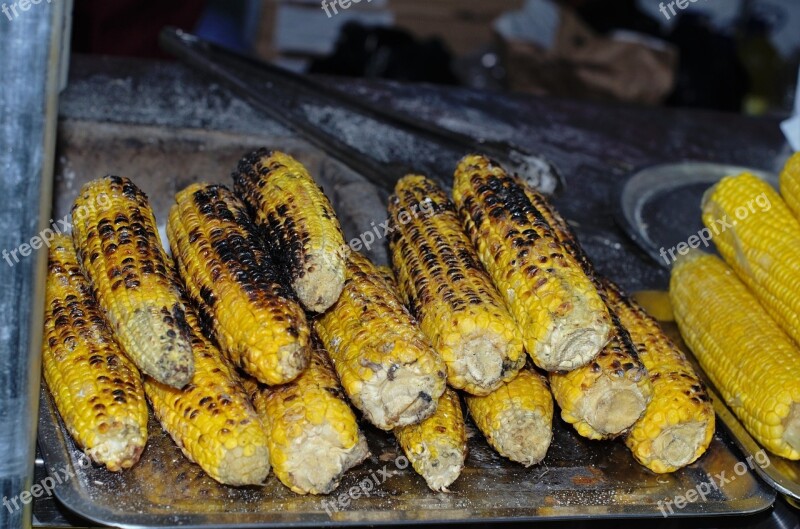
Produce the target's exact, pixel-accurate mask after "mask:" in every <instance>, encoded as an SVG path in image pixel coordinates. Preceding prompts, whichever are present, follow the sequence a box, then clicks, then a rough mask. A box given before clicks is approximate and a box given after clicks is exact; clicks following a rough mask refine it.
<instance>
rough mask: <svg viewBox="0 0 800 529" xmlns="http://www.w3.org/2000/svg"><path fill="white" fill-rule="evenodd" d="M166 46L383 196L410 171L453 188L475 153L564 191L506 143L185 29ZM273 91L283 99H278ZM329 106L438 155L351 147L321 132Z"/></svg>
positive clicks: (169, 36)
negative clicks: (462, 162) (464, 161)
mask: <svg viewBox="0 0 800 529" xmlns="http://www.w3.org/2000/svg"><path fill="white" fill-rule="evenodd" d="M161 44H162V46H163V47H164V49H165V50H166V51H168V52H169V53H172V54H173V55H175V56H176V57H177V58H179V59H181V60H183V61H185V62H186V63H187V64H189V65H191V66H193V67H195V68H198V69H199V70H200V71H202V72H204V73H208V74H211V75H214V76H215V77H217V78H218V79H220V80H221V81H223V82H224V83H226V84H227V85H228V86H230V87H232V88H233V89H234V90H236V91H237V93H239V95H241V96H242V97H243V98H244V99H246V100H247V101H248V102H250V103H251V104H252V105H254V106H255V107H257V108H259V109H261V110H263V111H264V112H266V113H267V114H268V115H269V116H270V117H272V118H273V119H275V120H277V121H279V122H283V123H286V124H288V125H289V126H291V127H292V128H293V129H294V130H295V131H297V132H299V133H300V134H301V135H302V136H303V137H305V138H306V139H308V140H309V141H311V142H312V143H314V144H315V145H316V146H317V147H319V148H320V149H322V150H323V151H325V152H328V153H330V154H331V155H332V156H335V157H336V158H337V159H339V160H340V161H341V162H343V163H346V164H347V165H348V166H350V167H351V168H353V169H354V170H355V171H357V172H358V173H360V174H361V175H363V176H365V177H367V178H368V179H370V180H371V181H372V182H373V183H375V184H376V185H379V186H381V187H383V188H385V189H386V190H389V191H391V189H392V188H393V186H394V182H396V181H397V180H398V179H399V178H400V177H402V176H404V175H406V174H408V173H424V174H428V175H430V176H432V177H433V178H435V179H437V180H439V181H440V182H441V183H442V184H443V185H444V186H445V188H449V183H450V180H451V178H450V175H451V173H452V171H453V168H455V165H456V163H457V161H458V159H459V158H461V157H462V156H464V155H466V154H469V153H471V152H482V153H484V154H486V155H488V156H490V157H492V158H494V159H496V160H498V161H499V162H500V163H502V164H503V165H504V166H505V167H507V168H508V169H509V170H511V171H514V172H516V173H518V174H519V175H520V176H522V177H523V178H525V180H526V181H528V182H529V183H530V184H531V185H533V186H534V187H537V188H539V189H541V190H542V191H544V192H545V193H548V194H552V193H554V192H555V191H556V190H557V189H558V188H559V187H560V186H561V185H562V182H561V175H560V174H559V173H558V171H557V170H556V168H555V166H554V165H553V164H552V163H551V162H549V161H548V160H546V159H544V158H542V157H541V156H538V155H533V154H530V153H526V152H523V151H522V150H520V149H519V148H515V147H512V146H510V145H508V144H507V143H504V142H494V141H488V140H486V139H484V138H477V139H475V138H473V137H471V136H468V135H466V134H461V133H458V132H455V131H451V130H447V129H445V128H443V127H439V126H438V125H436V124H434V123H430V122H425V121H424V120H420V119H419V118H418V117H417V116H411V115H408V114H405V113H402V112H397V111H394V110H392V109H390V108H387V107H385V106H380V105H375V104H371V103H370V102H369V101H368V100H365V99H363V98H361V99H360V98H357V97H354V96H352V95H350V94H348V93H346V92H344V91H341V90H336V89H331V88H329V87H326V86H324V85H322V84H321V83H319V82H318V81H316V80H314V79H312V78H310V77H307V76H303V75H299V74H295V73H293V72H289V71H287V70H284V69H282V68H280V67H277V66H274V65H271V64H268V63H264V62H261V61H258V60H256V59H251V58H248V57H244V56H242V55H240V54H238V53H235V52H232V51H229V50H226V49H224V48H222V47H220V46H217V45H215V44H212V43H209V42H206V41H203V40H201V39H198V38H197V37H195V36H193V35H191V34H188V33H186V32H183V31H181V30H176V29H170V28H167V29H164V30H163V31H162V33H161ZM276 93H277V94H280V96H282V97H283V98H285V99H282V98H281V97H276ZM287 96H288V97H287ZM326 108H327V109H331V108H333V109H336V111H337V112H343V111H344V112H348V113H351V114H356V115H359V116H361V119H366V120H371V121H374V122H379V123H381V124H382V125H384V126H385V127H388V128H390V129H392V130H393V132H394V134H393V135H398V134H401V135H408V136H410V137H413V138H415V141H418V142H423V143H425V144H427V146H428V148H429V149H431V150H432V152H434V153H435V155H434V156H432V157H425V156H419V157H417V158H416V159H414V160H413V162H412V163H409V162H408V161H406V162H405V163H404V162H400V161H399V160H397V159H389V160H378V159H376V158H375V157H373V156H372V155H371V153H370V151H369V150H364V149H359V148H357V147H355V146H353V145H350V144H348V143H346V142H345V141H343V140H342V139H340V138H339V137H337V136H336V135H334V134H331V133H329V132H327V131H326V130H325V128H324V127H320V126H319V123H318V122H317V121H316V120H314V119H313V115H314V114H319V111H320V110H323V111H324V109H326ZM314 109H317V110H316V111H315V110H314ZM479 130H480V129H479Z"/></svg>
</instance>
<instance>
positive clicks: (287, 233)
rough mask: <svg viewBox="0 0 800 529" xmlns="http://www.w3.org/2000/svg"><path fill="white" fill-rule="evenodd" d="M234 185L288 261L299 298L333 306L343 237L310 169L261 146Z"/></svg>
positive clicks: (313, 306) (317, 307)
mask: <svg viewBox="0 0 800 529" xmlns="http://www.w3.org/2000/svg"><path fill="white" fill-rule="evenodd" d="M233 186H234V191H236V193H237V194H238V195H239V196H240V197H241V198H242V200H243V201H244V202H245V203H246V204H247V206H248V207H249V208H250V210H251V211H252V212H253V214H254V218H255V221H256V224H258V225H259V226H261V227H263V228H264V230H265V231H266V233H267V235H268V238H269V240H270V242H272V243H273V244H274V245H275V248H274V250H275V252H276V255H278V256H280V258H281V259H282V260H283V261H284V262H285V264H286V268H287V270H288V272H289V275H290V277H291V280H292V286H293V287H294V290H295V292H296V293H297V297H298V298H299V299H300V302H301V303H302V304H303V305H304V306H305V307H306V308H307V309H308V310H312V311H315V312H324V311H325V310H326V309H328V307H330V306H331V305H333V303H334V302H335V301H336V300H337V299H338V298H339V294H341V292H342V288H344V269H345V261H346V259H347V256H346V253H345V251H344V250H345V249H346V247H345V243H344V235H343V234H342V229H341V227H340V226H339V221H338V220H337V218H336V213H335V212H334V211H333V207H331V203H330V201H329V200H328V197H326V196H325V194H324V193H323V191H322V189H321V188H320V187H319V186H318V185H317V184H316V182H314V179H313V178H312V177H311V175H309V174H308V171H307V170H306V168H305V167H303V165H302V164H301V163H300V162H298V161H297V160H295V159H294V158H292V157H291V156H289V155H288V154H284V153H282V152H278V151H268V150H267V149H260V150H258V151H255V152H253V153H251V154H248V155H247V156H245V157H244V158H243V159H242V161H241V162H239V166H238V168H237V170H236V171H235V172H234V173H233Z"/></svg>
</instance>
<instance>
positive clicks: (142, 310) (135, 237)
mask: <svg viewBox="0 0 800 529" xmlns="http://www.w3.org/2000/svg"><path fill="white" fill-rule="evenodd" d="M72 222H73V229H72V236H73V241H74V243H75V249H76V250H77V252H78V260H79V261H80V262H81V266H82V267H83V270H84V272H85V273H86V275H87V276H88V278H89V280H90V282H91V284H92V290H93V291H94V294H95V297H96V298H97V301H98V303H99V304H100V307H101V308H102V309H103V310H104V311H105V315H106V317H107V318H108V321H109V323H111V327H112V328H113V329H114V332H115V334H116V337H117V340H119V343H120V345H121V346H122V349H123V350H124V351H125V354H127V355H128V357H129V358H130V359H131V360H133V362H134V363H135V364H136V365H137V366H138V367H139V369H141V370H142V371H144V372H145V373H146V374H148V375H150V376H151V377H153V378H155V379H156V380H159V381H161V382H163V383H165V384H169V385H170V386H175V387H182V386H185V385H186V384H187V383H188V382H189V380H191V379H192V372H193V366H192V349H191V346H190V345H189V337H188V336H187V334H186V329H185V327H186V325H185V323H184V307H183V304H182V303H181V300H180V290H179V287H178V285H177V283H176V278H175V277H174V274H173V273H172V269H171V268H170V267H169V265H168V257H167V255H166V254H165V252H164V249H163V247H162V246H161V240H160V238H159V236H158V229H157V227H156V220H155V218H154V217H153V212H152V210H151V209H150V205H149V203H148V201H147V196H146V195H145V194H144V193H143V192H142V191H141V190H140V189H139V188H138V187H136V185H134V183H133V182H131V181H130V180H129V179H127V178H123V177H119V176H106V177H104V178H100V179H97V180H93V181H91V182H89V183H87V184H86V185H84V186H83V188H81V190H80V192H79V193H78V197H77V198H76V199H75V204H74V205H73V207H72Z"/></svg>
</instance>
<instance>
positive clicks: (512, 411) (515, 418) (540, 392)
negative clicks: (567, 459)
mask: <svg viewBox="0 0 800 529" xmlns="http://www.w3.org/2000/svg"><path fill="white" fill-rule="evenodd" d="M465 400H466V401H467V409H468V410H469V414H470V415H471V416H472V419H473V421H475V425H476V426H477V427H478V429H479V430H480V431H481V432H482V433H483V435H484V436H486V440H487V441H488V442H489V444H490V445H491V446H492V448H494V449H495V450H497V452H498V453H499V454H500V455H501V456H503V457H507V458H509V459H510V460H512V461H516V462H517V463H522V464H523V465H525V466H526V467H529V466H531V465H535V464H536V463H538V462H540V461H541V460H542V459H544V456H545V455H546V454H547V449H548V448H550V442H551V441H552V440H553V397H552V396H551V395H550V389H549V388H548V386H547V380H546V379H545V378H544V377H543V376H541V375H540V374H538V373H536V372H534V371H533V370H531V369H528V368H525V369H523V370H522V371H520V372H519V375H517V377H516V378H515V379H514V380H512V381H511V382H506V383H505V384H503V385H502V386H500V387H499V388H498V389H496V390H495V391H493V392H492V393H489V394H488V395H486V396H484V397H477V396H473V395H466V396H465Z"/></svg>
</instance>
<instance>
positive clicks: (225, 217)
mask: <svg viewBox="0 0 800 529" xmlns="http://www.w3.org/2000/svg"><path fill="white" fill-rule="evenodd" d="M175 200H176V202H177V203H176V204H175V205H173V206H172V209H171V210H170V214H169V222H168V223H167V237H168V238H169V242H170V245H171V246H172V253H173V255H174V257H175V262H176V264H177V267H178V271H179V272H180V275H181V276H182V277H183V279H184V281H185V283H186V287H187V290H188V293H189V294H190V296H191V298H192V299H193V301H194V302H195V303H196V304H197V305H198V306H199V307H201V309H202V310H203V311H204V312H205V314H206V319H207V320H209V321H210V327H211V330H212V331H213V334H214V336H215V337H216V339H217V342H218V343H219V345H220V347H221V349H222V350H223V352H225V354H226V355H227V356H228V358H229V359H230V360H231V361H232V362H233V363H234V364H235V365H237V366H239V367H241V368H242V369H244V370H245V371H246V372H248V373H249V374H251V375H253V376H254V377H256V378H257V379H258V380H259V381H261V382H263V383H265V384H283V383H286V382H289V381H291V380H293V379H294V378H295V377H297V376H298V375H299V374H300V373H301V372H302V371H303V369H305V368H306V365H307V364H308V355H309V347H308V344H309V333H310V331H309V327H308V324H307V322H306V316H305V313H304V312H303V310H302V308H301V307H300V305H299V303H297V301H296V299H295V297H294V294H293V293H292V292H291V291H290V289H289V288H288V287H287V286H284V285H283V284H282V282H281V280H282V278H281V276H280V275H279V272H278V270H277V268H276V267H275V266H274V264H273V263H272V261H271V260H270V257H269V256H268V255H267V254H266V253H265V251H264V250H263V248H262V246H261V240H260V239H259V238H258V236H257V234H256V232H255V228H254V226H253V225H252V223H251V221H250V220H249V218H248V216H247V213H246V211H245V208H244V205H243V204H242V203H241V202H240V201H239V199H237V198H236V197H235V196H234V194H233V193H232V192H230V191H229V190H228V189H226V188H225V187H224V186H219V185H210V184H193V185H191V186H189V187H187V188H186V189H184V190H183V191H181V192H180V193H178V194H177V196H176V197H175Z"/></svg>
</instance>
